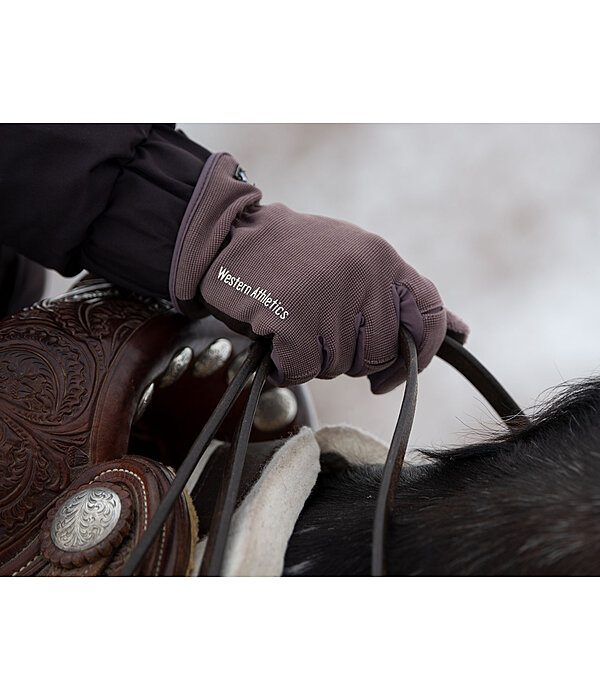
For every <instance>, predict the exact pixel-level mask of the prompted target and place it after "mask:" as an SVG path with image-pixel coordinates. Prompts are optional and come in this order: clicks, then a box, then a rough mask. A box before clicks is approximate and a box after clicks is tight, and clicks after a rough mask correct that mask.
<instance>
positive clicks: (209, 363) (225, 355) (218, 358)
mask: <svg viewBox="0 0 600 700" xmlns="http://www.w3.org/2000/svg"><path fill="white" fill-rule="evenodd" d="M232 351H233V346H232V345H231V341H230V340H227V338H218V339H217V340H215V341H214V343H211V344H210V345H209V346H208V347H207V348H206V350H204V351H203V352H201V353H200V355H199V356H198V359H197V360H196V362H195V363H194V368H193V369H192V374H193V375H194V377H197V378H199V379H201V378H202V377H209V376H210V375H211V374H214V373H215V372H216V371H217V370H219V369H221V367H223V365H224V364H225V363H226V362H227V360H228V359H229V358H230V357H231V353H232Z"/></svg>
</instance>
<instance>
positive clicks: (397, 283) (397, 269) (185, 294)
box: [170, 153, 468, 394]
mask: <svg viewBox="0 0 600 700" xmlns="http://www.w3.org/2000/svg"><path fill="white" fill-rule="evenodd" d="M261 196H262V194H261V192H260V190H259V189H257V188H256V187H255V186H253V185H251V184H249V183H248V181H247V179H246V176H245V174H244V172H243V170H241V168H240V167H239V165H238V164H237V163H236V161H235V160H234V159H233V158H232V157H231V156H230V155H229V154H226V153H216V154H213V155H212V156H211V157H210V158H209V160H208V161H207V163H206V165H205V166H204V169H203V171H202V175H201V177H200V180H199V182H198V184H197V186H196V189H195V191H194V195H193V197H192V199H191V201H190V204H189V205H188V208H187V211H186V214H185V216H184V219H183V221H182V224H181V228H180V231H179V235H178V238H177V243H176V246H175V252H174V255H173V261H172V264H171V275H170V291H171V298H172V301H173V303H174V304H175V307H176V308H177V309H178V310H179V311H181V312H183V313H187V314H188V315H194V310H195V308H196V309H197V307H198V304H200V305H202V306H203V307H204V308H205V309H207V310H208V311H210V312H211V313H213V314H214V315H215V316H216V317H217V318H220V319H221V320H223V321H224V322H225V323H226V324H227V325H228V326H229V327H230V328H232V329H233V330H236V331H239V332H242V333H246V334H249V335H255V336H272V339H273V352H272V355H271V358H272V360H273V364H274V369H273V371H272V373H271V379H272V380H273V381H274V382H275V383H276V384H279V385H283V384H300V383H302V382H305V381H308V380H309V379H312V378H314V377H321V378H332V377H336V376H337V375H339V374H344V373H345V374H349V375H351V376H362V375H369V379H370V382H371V389H372V391H373V392H374V393H376V394H378V393H384V392H386V391H389V390H390V389H393V388H394V387H396V386H397V385H398V384H400V383H401V382H403V381H404V380H405V379H406V370H405V367H404V362H403V360H402V358H401V356H399V343H398V325H399V323H400V322H402V324H403V325H404V326H405V327H406V328H407V329H408V330H409V331H410V333H411V334H412V336H413V337H414V339H415V342H416V346H417V350H418V358H419V370H422V369H424V368H425V367H426V366H427V365H428V364H429V362H430V361H431V359H432V358H433V356H434V355H435V353H436V351H437V350H438V348H439V346H440V345H441V343H442V340H443V338H444V335H445V333H446V329H447V327H448V325H449V326H450V327H451V328H452V330H453V331H454V335H455V337H459V338H460V339H462V340H463V341H464V340H465V339H466V336H467V334H468V327H467V326H466V324H464V323H463V322H462V321H460V320H459V319H458V318H457V317H455V316H451V315H449V314H448V312H447V311H446V309H445V308H444V306H443V303H442V300H441V298H440V295H439V294H438V292H437V290H436V288H435V287H434V285H433V284H432V283H431V282H430V281H429V280H428V279H426V278H425V277H421V275H419V274H418V273H417V272H416V271H415V270H414V269H413V268H412V267H411V266H410V265H408V264H407V263H405V262H404V260H402V258H401V257H400V256H399V255H398V254H397V253H396V251H395V250H394V249H393V248H392V246H391V245H389V243H387V242H386V241H385V240H383V239H382V238H380V237H379V236H376V235H374V234H372V233H368V232H366V231H363V230H362V229H360V228H358V227H357V226H353V225H352V224H348V223H346V222H343V221H337V220H335V219H329V218H325V217H321V216H311V215H307V214H298V213H296V212H294V211H292V210H291V209H288V208H287V207H286V206H284V205H283V204H270V205H268V206H260V205H259V201H260V198H261Z"/></svg>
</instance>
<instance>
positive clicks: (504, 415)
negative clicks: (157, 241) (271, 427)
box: [120, 326, 530, 576]
mask: <svg viewBox="0 0 600 700" xmlns="http://www.w3.org/2000/svg"><path fill="white" fill-rule="evenodd" d="M399 341H400V351H401V353H402V357H403V359H404V363H405V365H406V367H407V368H408V378H407V381H406V385H405V389H404V396H403V398H402V405H401V408H400V413H399V416H398V421H397V423H396V427H395V429H394V434H393V436H392V441H391V444H390V448H389V450H388V454H387V458H386V461H385V464H384V467H383V473H382V479H381V484H380V487H379V493H378V497H377V504H376V507H375V519H374V523H373V540H372V558H371V574H372V575H373V576H384V575H385V573H386V565H385V546H386V541H387V530H388V524H389V520H390V517H391V515H392V512H393V509H394V495H395V492H396V486H397V484H398V479H399V476H400V471H401V469H402V466H403V464H404V456H405V454H406V449H407V446H408V440H409V437H410V432H411V429H412V425H413V420H414V416H415V410H416V405H417V388H418V380H417V373H418V360H417V350H416V347H415V342H414V340H413V338H412V336H411V335H410V333H409V332H408V331H407V330H406V329H404V328H403V327H402V326H401V327H400V335H399ZM270 352H271V348H270V344H269V343H263V342H258V341H257V342H255V343H253V344H252V346H251V348H250V351H249V353H248V356H247V358H246V360H245V362H244V364H243V365H242V367H241V368H240V370H239V371H238V373H237V374H236V375H235V378H234V379H233V381H232V382H231V384H230V385H229V387H228V388H227V390H226V391H225V393H224V394H223V396H222V397H221V400H220V401H219V403H218V405H217V407H216V408H215V410H214V411H213V413H212V414H211V416H210V418H209V419H208V421H207V422H206V424H205V426H204V428H203V429H202V431H201V432H200V435H199V436H198V437H197V438H196V440H195V442H194V444H193V445H192V447H191V448H190V450H189V452H188V454H187V456H186V457H185V459H184V460H183V463H182V464H181V466H180V467H179V470H178V471H177V476H176V477H175V479H174V481H173V483H172V484H171V487H170V488H169V490H168V492H167V494H166V496H165V498H164V499H163V500H162V502H161V504H160V506H159V508H158V510H157V512H156V513H155V515H154V517H153V518H152V519H151V520H150V523H149V525H148V527H147V528H146V530H145V532H144V534H143V536H142V538H141V539H140V541H139V543H138V545H137V546H136V548H135V549H134V550H133V552H132V554H131V556H130V557H129V559H128V560H127V562H126V564H125V566H124V567H123V569H122V571H121V574H120V575H121V576H133V575H134V574H135V572H136V571H137V569H138V567H139V566H140V564H141V562H142V560H143V559H144V556H145V555H146V554H147V552H148V550H149V549H150V547H151V546H152V544H153V542H154V541H155V540H156V538H157V537H158V535H159V533H160V532H161V530H162V528H163V526H164V524H165V522H166V520H167V517H168V516H169V513H170V512H171V511H172V510H173V508H174V506H175V504H176V502H177V499H178V498H179V496H180V495H181V493H182V492H183V490H184V488H185V485H186V483H187V482H188V480H189V478H190V476H191V475H192V472H193V471H194V469H195V467H196V465H197V463H198V460H199V459H200V457H201V456H202V454H203V453H204V451H205V449H206V447H207V446H208V444H209V443H210V441H211V440H212V438H213V436H214V435H215V433H216V432H217V430H218V429H219V427H220V425H221V424H222V422H223V421H224V419H225V418H226V416H227V414H228V413H229V411H230V410H231V407H232V406H233V404H234V403H235V401H236V400H237V399H238V398H239V396H240V394H241V393H242V392H243V391H244V389H245V387H246V384H247V382H248V380H249V379H250V377H251V376H252V374H253V373H255V376H254V378H253V379H252V383H251V385H250V392H249V394H248V397H247V399H246V403H245V406H244V410H243V413H242V416H241V418H240V421H239V423H238V426H237V430H236V434H235V438H234V440H233V443H232V445H231V450H230V453H229V459H228V462H227V467H226V469H225V472H224V474H223V479H222V482H221V487H220V490H219V495H218V498H217V503H216V506H215V509H214V511H213V514H212V519H211V526H210V530H209V532H208V537H207V544H206V549H205V552H204V556H203V559H202V566H201V569H200V575H202V576H219V575H220V573H221V571H222V566H223V559H224V556H225V546H226V542H227V536H228V533H229V529H230V526H231V519H232V517H233V513H234V509H235V503H236V499H237V495H238V491H239V486H240V479H241V474H242V469H243V466H244V462H245V458H246V452H247V449H248V440H249V437H250V430H251V428H252V421H253V419H254V414H255V412H256V407H257V404H258V399H259V397H260V393H261V391H262V388H263V386H264V383H265V380H266V377H267V373H268V368H269V363H270V359H269V358H270ZM437 354H438V356H439V357H440V358H441V359H442V360H444V361H445V362H447V363H448V364H450V365H452V366H453V367H454V368H455V369H456V370H457V371H458V372H460V373H461V374H462V375H463V376H464V377H465V378H466V379H467V380H468V381H469V382H470V383H471V384H472V385H473V386H474V387H475V388H476V389H477V390H478V391H479V392H480V393H481V394H482V396H483V397H484V398H485V399H486V400H487V401H488V402H489V404H490V405H491V406H492V408H493V409H494V410H495V411H496V412H497V413H498V415H499V416H500V418H501V419H502V420H503V421H504V422H505V423H506V425H507V426H508V428H509V429H510V430H512V431H515V432H516V431H519V430H522V429H523V428H525V427H527V426H528V425H530V421H529V419H528V418H527V417H526V416H525V415H524V413H523V411H522V410H521V409H520V408H519V406H518V405H517V403H516V402H515V401H514V399H513V398H512V397H511V396H510V394H508V392H507V391H506V390H505V389H504V387H503V386H502V385H501V384H500V382H498V380H497V379H496V378H495V377H494V376H493V375H492V374H491V372H489V371H488V370H487V369H486V368H485V367H484V366H483V365H482V364H481V363H480V362H479V361H478V360H477V359H476V358H475V357H474V356H473V355H472V354H471V353H470V352H469V351H468V350H465V348H464V347H463V346H462V345H461V344H460V343H459V342H457V341H456V340H454V339H453V338H451V337H450V336H449V335H447V336H446V338H445V339H444V342H443V343H442V346H441V347H440V349H439V350H438V353H437Z"/></svg>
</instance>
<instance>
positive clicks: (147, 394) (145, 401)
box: [133, 382, 154, 423]
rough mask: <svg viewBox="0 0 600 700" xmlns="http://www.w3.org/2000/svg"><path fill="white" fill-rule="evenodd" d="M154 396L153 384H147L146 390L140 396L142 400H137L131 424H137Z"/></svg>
mask: <svg viewBox="0 0 600 700" xmlns="http://www.w3.org/2000/svg"><path fill="white" fill-rule="evenodd" d="M153 395H154V382H153V383H152V384H149V385H148V386H147V387H146V389H145V390H144V393H143V394H142V398H141V399H140V400H139V402H138V405H137V409H136V411H135V416H134V417H133V422H134V423H137V421H139V419H140V418H141V417H142V416H143V415H144V412H145V411H146V409H147V408H148V406H149V405H150V401H152V396H153Z"/></svg>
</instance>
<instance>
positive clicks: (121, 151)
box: [0, 124, 210, 298]
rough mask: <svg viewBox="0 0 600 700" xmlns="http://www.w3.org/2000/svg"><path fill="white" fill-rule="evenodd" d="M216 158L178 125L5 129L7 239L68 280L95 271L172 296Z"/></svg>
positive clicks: (2, 202)
mask: <svg viewBox="0 0 600 700" xmlns="http://www.w3.org/2000/svg"><path fill="white" fill-rule="evenodd" d="M209 155H210V153H209V152H208V151H207V150H206V149H204V148H202V146H199V145H198V144H196V143H194V142H193V141H191V140H190V139H188V138H187V137H186V136H185V135H184V134H183V133H182V132H179V131H176V130H175V128H174V125H154V124H125V125H116V124H101V125H91V124H85V125H2V126H0V244H4V245H6V246H9V247H11V248H14V249H15V250H17V251H18V252H19V253H21V254H23V255H25V256H26V257H28V258H30V259H31V260H35V261H36V262H38V263H40V264H42V265H44V266H45V267H49V268H53V269H55V270H57V271H58V272H60V273H61V274H62V275H65V276H72V275H76V274H77V273H78V272H80V271H81V270H84V269H85V270H89V271H90V272H93V273H96V274H99V275H101V276H102V277H105V278H106V279H108V280H109V281H111V282H114V283H115V284H118V285H121V286H124V287H128V288H129V289H133V290H135V291H138V292H141V293H143V294H150V295H152V296H156V297H167V298H168V296H169V287H168V280H169V268H170V263H171V257H172V254H173V248H174V245H175V238H176V236H177V232H178V229H179V224H180V222H181V219H182V218H183V215H184V212H185V209H186V206H187V203H188V201H189V199H190V197H191V196H192V192H193V190H194V186H195V184H196V181H197V180H198V177H199V175H200V172H201V170H202V167H203V166H204V163H205V162H206V160H207V158H208V156H209Z"/></svg>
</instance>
